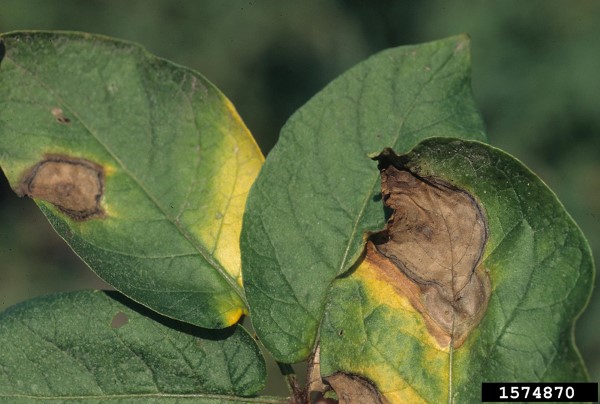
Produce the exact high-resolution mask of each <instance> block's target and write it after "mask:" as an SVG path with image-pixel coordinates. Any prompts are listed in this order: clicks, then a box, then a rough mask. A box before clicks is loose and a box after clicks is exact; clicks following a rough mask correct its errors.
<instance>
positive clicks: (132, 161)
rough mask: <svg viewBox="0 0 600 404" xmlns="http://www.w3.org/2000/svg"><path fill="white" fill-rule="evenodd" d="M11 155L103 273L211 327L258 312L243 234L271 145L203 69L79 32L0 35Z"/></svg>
mask: <svg viewBox="0 0 600 404" xmlns="http://www.w3.org/2000/svg"><path fill="white" fill-rule="evenodd" d="M0 39H1V40H2V41H3V46H4V48H5V54H4V57H3V59H2V61H1V62H0V88H1V89H2V91H1V92H0V94H1V96H0V102H1V104H2V108H0V166H1V167H2V169H3V170H4V172H5V174H6V176H7V178H8V180H9V182H10V184H11V186H12V188H13V189H14V190H15V191H16V192H17V193H19V194H20V195H29V196H32V197H34V198H35V200H36V203H37V204H38V205H39V206H40V207H41V209H42V211H43V212H44V214H45V215H46V216H47V217H48V219H49V220H50V222H51V223H52V225H53V226H54V228H55V229H56V230H57V231H58V233H59V234H60V235H61V236H62V237H63V238H64V239H65V240H66V241H67V242H68V243H69V244H70V245H71V247H72V248H73V249H74V250H75V252H76V253H77V254H78V255H79V256H80V257H81V258H82V259H83V260H84V261H85V262H86V263H87V264H88V265H89V266H90V267H91V268H92V269H93V270H94V271H95V272H96V273H98V275H100V276H101V277H102V278H103V279H105V280H106V281H107V282H109V283H110V284H112V285H113V286H114V287H115V288H117V289H119V290H120V291H122V292H123V293H124V294H126V295H127V296H129V297H131V298H133V299H134V300H136V301H138V302H140V303H142V304H144V305H146V306H148V307H150V308H152V309H154V310H156V311H158V312H160V313H162V314H165V315H167V316H169V317H172V318H176V319H179V320H183V321H187V322H190V323H193V324H196V325H200V326H203V327H208V328H220V327H225V326H229V325H231V324H234V323H235V322H237V321H238V319H239V318H240V316H241V315H242V314H244V313H246V312H247V308H246V304H245V297H244V292H243V289H242V283H241V269H240V251H239V241H238V240H239V234H240V231H241V218H242V213H243V209H244V205H245V201H246V195H247V192H248V190H249V188H250V185H251V183H252V182H253V180H254V178H255V176H256V175H257V173H258V170H259V169H260V166H261V164H262V160H263V158H262V155H261V153H260V151H259V149H258V148H257V146H256V144H255V142H254V140H253V139H252V137H251V135H250V133H249V132H248V130H247V129H246V127H245V125H244V124H243V122H242V121H241V120H240V118H239V116H238V114H237V112H236V111H235V109H234V108H233V106H232V105H231V103H230V102H229V101H228V100H227V99H226V98H225V97H224V96H223V94H221V93H220V92H219V91H218V90H217V89H216V88H215V87H214V86H213V85H212V84H211V83H209V82H208V81H207V80H206V79H205V78H204V77H202V76H201V75H200V74H198V73H196V72H194V71H192V70H189V69H186V68H183V67H180V66H177V65H174V64H172V63H170V62H168V61H166V60H163V59H160V58H157V57H154V56H152V55H150V54H148V53H147V52H146V51H145V50H144V49H143V48H141V47H140V46H138V45H135V44H131V43H127V42H122V41H117V40H113V39H109V38H105V37H101V36H96V35H88V34H78V33H51V32H29V33H27V32H24V33H9V34H5V35H3V36H1V37H0Z"/></svg>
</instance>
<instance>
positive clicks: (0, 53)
mask: <svg viewBox="0 0 600 404" xmlns="http://www.w3.org/2000/svg"><path fill="white" fill-rule="evenodd" d="M4 55H6V47H5V46H4V41H2V40H0V63H2V60H3V59H4Z"/></svg>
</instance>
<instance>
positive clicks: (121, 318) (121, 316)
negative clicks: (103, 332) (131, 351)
mask: <svg viewBox="0 0 600 404" xmlns="http://www.w3.org/2000/svg"><path fill="white" fill-rule="evenodd" d="M128 322H129V317H127V314H125V313H123V312H122V311H120V312H118V313H117V314H115V316H114V317H113V319H112V321H111V322H110V326H111V327H112V328H121V327H123V326H124V325H125V324H127V323H128Z"/></svg>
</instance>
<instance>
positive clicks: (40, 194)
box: [18, 155, 104, 220]
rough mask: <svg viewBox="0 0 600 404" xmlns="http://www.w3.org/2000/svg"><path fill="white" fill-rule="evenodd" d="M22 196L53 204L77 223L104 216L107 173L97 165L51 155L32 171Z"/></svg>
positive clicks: (25, 178)
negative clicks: (103, 202)
mask: <svg viewBox="0 0 600 404" xmlns="http://www.w3.org/2000/svg"><path fill="white" fill-rule="evenodd" d="M18 192H19V195H20V196H23V195H27V196H29V197H31V198H36V199H41V200H44V201H47V202H50V203H51V204H53V205H54V206H56V207H57V208H58V209H60V210H61V211H62V212H64V213H66V214H67V215H68V216H69V217H71V218H72V219H75V220H86V219H90V218H93V217H101V216H102V215H103V214H104V212H103V210H102V208H101V206H100V200H101V199H102V195H103V193H104V171H103V169H102V167H101V166H99V165H98V164H95V163H92V162H91V161H88V160H85V159H79V158H73V157H68V156H63V155H49V156H46V158H44V160H42V161H40V162H39V163H37V164H36V165H35V166H33V167H32V168H31V169H29V170H28V171H27V172H26V173H25V175H24V176H23V179H22V180H21V183H20V187H19V191H18Z"/></svg>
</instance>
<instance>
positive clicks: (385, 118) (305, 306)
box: [241, 36, 485, 362]
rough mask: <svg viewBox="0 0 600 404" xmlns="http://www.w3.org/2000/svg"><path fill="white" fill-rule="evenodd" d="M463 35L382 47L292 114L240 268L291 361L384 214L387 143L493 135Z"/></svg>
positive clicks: (253, 302) (406, 145)
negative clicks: (376, 158)
mask: <svg viewBox="0 0 600 404" xmlns="http://www.w3.org/2000/svg"><path fill="white" fill-rule="evenodd" d="M469 62H470V55H469V40H468V38H467V37H466V36H458V37H453V38H448V39H445V40H442V41H437V42H432V43H427V44H424V45H417V46H405V47H400V48H396V49H390V50H386V51H384V52H381V53H379V54H377V55H375V56H373V57H371V58H370V59H368V60H367V61H365V62H363V63H361V64H359V65H357V66H356V67H354V68H353V69H351V70H349V71H348V72H347V73H345V74H343V75H342V76H341V77H339V78H338V79H336V80H335V81H333V82H332V83H331V84H330V85H328V86H327V87H326V88H325V89H324V90H322V91H321V92H320V93H318V94H317V95H316V96H315V97H314V98H313V99H312V100H310V101H309V102H308V103H307V104H306V105H305V106H303V107H302V108H300V110H299V111H297V112H296V113H295V114H294V115H293V116H292V117H291V118H290V120H289V121H288V122H287V124H286V125H285V127H284V128H283V130H282V132H281V136H280V139H279V142H278V144H277V145H276V146H275V148H274V149H273V150H272V151H271V153H270V154H269V156H268V158H267V161H266V163H265V165H264V167H263V170H262V171H261V174H260V175H259V177H258V179H257V181H256V182H255V185H254V186H253V188H252V189H251V191H250V195H249V198H248V205H247V209H246V213H245V215H244V227H243V229H242V236H241V247H242V252H243V254H242V268H243V269H242V270H243V274H244V279H245V281H244V287H245V290H246V294H247V298H248V302H249V304H250V307H251V313H252V321H253V325H254V327H255V329H256V332H257V333H258V335H259V336H260V338H261V341H262V342H263V343H264V344H265V346H266V347H267V348H268V349H269V351H270V352H271V353H272V354H273V355H274V356H275V357H276V358H277V359H278V360H279V361H282V362H297V361H300V360H303V359H305V358H306V357H307V356H308V355H309V354H310V352H311V350H312V348H313V345H314V343H315V337H316V335H317V330H318V327H319V323H320V321H321V317H322V314H323V307H324V304H325V299H326V295H327V293H328V290H329V287H330V283H331V281H332V280H333V279H334V278H335V277H336V276H338V275H339V274H341V273H343V272H345V271H347V270H348V269H349V268H350V267H351V266H352V265H353V264H354V262H355V261H356V260H357V259H358V257H359V255H360V254H361V252H362V250H363V246H364V242H365V233H366V232H367V231H373V230H377V229H380V228H382V227H383V225H384V215H383V212H382V206H381V201H380V196H379V194H380V181H379V173H378V172H377V170H376V169H375V166H374V164H373V162H372V161H371V160H370V159H369V157H368V156H369V155H370V154H371V153H374V152H375V153H376V152H379V151H380V150H381V149H383V148H384V147H393V148H394V149H395V150H397V151H399V152H407V151H409V150H410V149H411V148H412V147H413V146H414V145H415V144H416V143H418V142H419V141H420V140H421V139H424V138H427V137H431V136H441V135H445V136H454V137H463V138H471V139H484V137H485V136H484V133H483V124H482V122H481V119H480V117H479V115H478V114H477V111H476V108H475V105H474V102H473V99H472V97H471V89H470V63H469Z"/></svg>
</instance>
